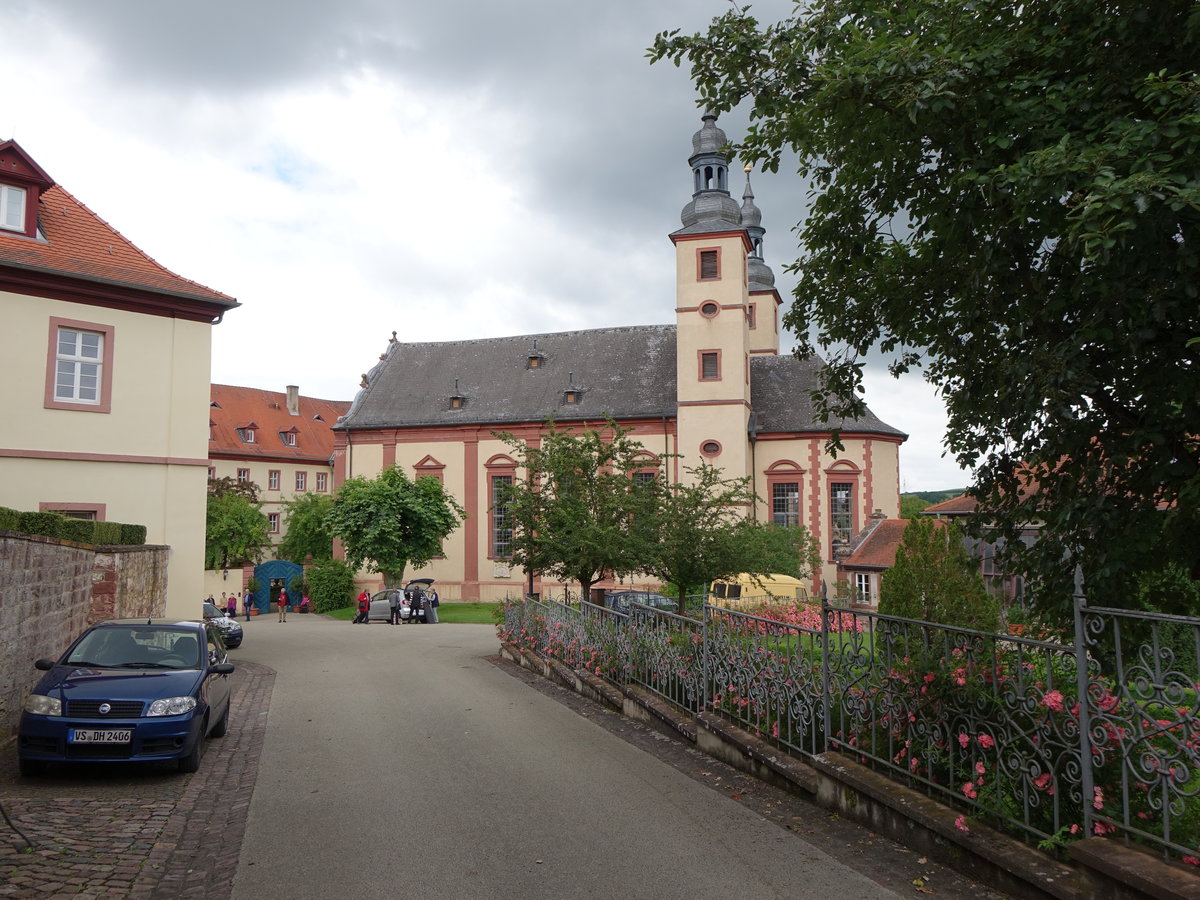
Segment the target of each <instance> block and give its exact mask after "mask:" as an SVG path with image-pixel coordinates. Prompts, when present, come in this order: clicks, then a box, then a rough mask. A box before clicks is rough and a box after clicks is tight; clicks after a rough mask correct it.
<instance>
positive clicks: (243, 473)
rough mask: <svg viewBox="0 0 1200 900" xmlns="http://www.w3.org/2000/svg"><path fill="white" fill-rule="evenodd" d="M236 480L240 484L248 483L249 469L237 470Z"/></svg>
mask: <svg viewBox="0 0 1200 900" xmlns="http://www.w3.org/2000/svg"><path fill="white" fill-rule="evenodd" d="M237 480H238V481H240V482H242V483H245V482H247V481H249V480H250V470H249V469H238V476H237Z"/></svg>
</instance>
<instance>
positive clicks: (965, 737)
mask: <svg viewBox="0 0 1200 900" xmlns="http://www.w3.org/2000/svg"><path fill="white" fill-rule="evenodd" d="M969 743H971V736H970V735H969V734H960V735H959V736H958V746H960V747H962V748H963V749H964V750H966V749H967V745H968V744H969Z"/></svg>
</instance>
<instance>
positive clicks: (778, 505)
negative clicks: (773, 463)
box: [771, 481, 800, 526]
mask: <svg viewBox="0 0 1200 900" xmlns="http://www.w3.org/2000/svg"><path fill="white" fill-rule="evenodd" d="M771 521H772V522H773V523H774V524H776V525H789V526H790V525H799V524H800V483H799V482H796V481H780V482H776V483H775V484H773V485H771Z"/></svg>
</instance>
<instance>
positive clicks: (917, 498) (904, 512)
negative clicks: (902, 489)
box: [900, 488, 967, 519]
mask: <svg viewBox="0 0 1200 900" xmlns="http://www.w3.org/2000/svg"><path fill="white" fill-rule="evenodd" d="M966 490H967V489H966V488H958V489H955V490H949V491H913V492H912V493H911V494H901V495H900V518H902V519H911V518H912V517H913V516H918V515H920V514H921V511H922V510H923V509H925V508H926V507H927V506H933V504H935V503H941V502H942V501H943V500H949V499H950V498H951V497H958V496H961V495H962V494H964V493H966Z"/></svg>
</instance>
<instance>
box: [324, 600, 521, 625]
mask: <svg viewBox="0 0 1200 900" xmlns="http://www.w3.org/2000/svg"><path fill="white" fill-rule="evenodd" d="M499 608H500V604H499V603H452V602H449V601H444V602H442V603H440V604H439V605H438V622H439V623H440V622H445V623H447V624H453V625H462V624H467V625H494V624H495V623H496V618H495V613H496V610H498V609H499ZM355 612H356V610H355V608H354V607H353V606H346V607H343V608H342V609H335V610H334V611H333V612H328V613H325V615H327V616H329V617H330V618H331V619H340V620H341V621H343V622H349V621H350V620H351V619H353V618H354V614H355Z"/></svg>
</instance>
